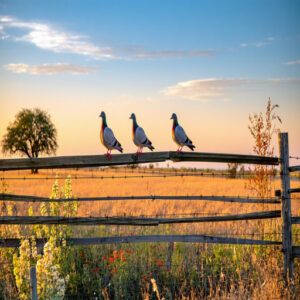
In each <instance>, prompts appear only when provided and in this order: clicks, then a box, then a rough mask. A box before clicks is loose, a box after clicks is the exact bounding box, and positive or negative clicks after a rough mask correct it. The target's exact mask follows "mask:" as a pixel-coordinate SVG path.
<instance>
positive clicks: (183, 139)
mask: <svg viewBox="0 0 300 300" xmlns="http://www.w3.org/2000/svg"><path fill="white" fill-rule="evenodd" d="M171 120H173V127H172V137H173V140H174V142H175V143H176V144H177V145H178V146H179V148H178V149H177V152H181V151H182V148H183V147H184V146H186V147H189V148H190V149H191V150H192V151H194V148H195V146H194V145H193V142H192V141H191V140H190V139H189V138H188V136H187V135H186V133H185V131H184V129H183V128H182V127H181V126H180V125H179V123H178V119H177V115H176V114H174V113H173V114H172V116H171Z"/></svg>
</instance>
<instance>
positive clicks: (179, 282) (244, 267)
mask: <svg viewBox="0 0 300 300" xmlns="http://www.w3.org/2000/svg"><path fill="white" fill-rule="evenodd" d="M149 172H150V173H149ZM152 172H154V173H156V172H167V173H170V174H171V175H174V174H173V173H176V172H177V174H178V173H179V174H181V173H183V172H184V174H187V172H190V173H192V172H191V171H190V170H184V171H181V170H173V169H167V170H166V169H165V170H161V169H160V170H159V169H153V170H150V169H148V168H138V169H131V168H118V169H101V170H95V169H94V170H92V169H89V170H57V171H56V170H54V171H52V170H51V171H47V170H40V171H39V174H31V173H30V171H16V172H2V173H1V174H0V178H2V180H1V182H0V184H1V183H2V192H3V191H4V190H5V192H6V193H12V194H22V195H35V196H45V197H49V196H50V194H51V188H52V186H53V184H54V182H55V180H57V181H58V184H59V188H60V189H62V188H63V186H64V183H65V179H66V178H67V177H68V176H69V175H70V176H71V178H72V191H73V195H74V196H75V197H92V196H128V195H219V196H223V195H224V196H256V195H255V194H253V193H251V192H250V191H249V190H248V189H247V188H246V184H247V182H248V180H247V177H245V178H238V179H230V178H227V177H217V176H214V177H209V176H184V177H181V176H179V177H178V176H177V177H159V178H149V177H146V175H147V176H152ZM141 175H143V176H144V178H141V177H139V178H136V177H135V176H141ZM153 175H155V174H153ZM120 176H121V177H124V176H126V177H127V178H126V179H125V178H117V177H120ZM83 177H88V178H83ZM90 177H92V178H90ZM101 177H102V178H101ZM130 177H131V178H130ZM24 178H25V179H24ZM31 178H33V179H31ZM55 178H57V179H55ZM79 178H80V179H79ZM291 184H292V187H299V179H298V180H297V181H296V180H292V182H291ZM279 188H280V180H279V179H278V178H277V179H274V180H273V182H272V192H271V194H270V196H273V195H274V191H275V190H276V189H279ZM11 204H13V205H14V208H13V212H14V214H18V215H26V214H27V212H28V208H29V204H26V203H25V204H24V203H23V202H17V203H11ZM33 207H34V209H35V214H36V215H40V204H39V203H35V204H33ZM292 208H293V209H292V210H293V215H300V201H299V200H296V199H294V200H293V201H292ZM280 209H281V205H280V204H276V205H274V204H273V205H271V204H240V203H225V202H213V201H173V200H172V201H171V200H168V201H162V200H159V201H158V200H154V201H150V200H147V201H142V200H137V201H102V202H82V203H79V210H78V215H79V216H123V215H126V216H141V215H143V216H156V215H159V216H169V215H172V214H174V215H176V216H178V217H179V216H180V215H182V214H185V215H193V214H200V215H204V216H205V215H214V214H239V213H245V212H255V211H266V210H280ZM174 217H175V216H174ZM281 226H282V223H281V218H278V219H270V220H248V221H235V222H233V221H231V222H208V223H192V224H174V225H173V224H172V225H160V226H158V227H136V226H75V227H72V235H73V236H75V237H81V236H82V237H92V236H103V235H134V234H171V233H177V234H207V235H209V234H211V235H216V236H218V235H220V236H233V237H244V238H250V239H267V240H277V241H281V239H282V237H281ZM33 227H34V228H35V226H33ZM295 227H296V226H294V228H293V242H294V244H299V242H300V234H299V230H298V229H296V228H295ZM29 228H32V227H30V226H26V225H25V226H24V225H22V226H18V225H2V226H0V232H1V234H2V235H3V236H5V237H17V236H24V235H25V236H28V234H29V235H30V234H32V232H33V231H32V230H31V229H29ZM16 235H17V236H16ZM168 247H169V246H168V245H167V244H163V243H151V244H149V245H143V244H140V245H139V244H128V245H126V244H122V245H101V246H93V247H90V246H87V247H80V248H77V247H70V249H69V250H67V251H69V252H68V253H69V254H68V256H67V257H68V258H69V259H66V260H62V261H61V262H60V264H61V266H62V267H64V268H65V270H66V272H67V273H68V274H72V272H73V275H72V276H75V277H73V278H74V279H73V280H74V282H75V283H74V285H73V286H71V285H70V286H69V288H70V289H69V290H68V291H67V292H66V295H69V296H68V297H69V298H66V299H83V298H74V297H75V296H76V297H77V296H78V295H80V293H81V294H83V295H85V296H86V295H90V296H89V299H92V298H91V297H92V295H94V291H95V290H96V291H97V293H98V295H100V294H102V298H101V299H118V298H119V297H120V298H124V299H135V298H136V299H154V298H155V297H154V293H155V292H154V287H153V284H152V285H151V284H150V281H151V280H153V278H154V277H155V278H156V282H157V284H158V288H157V290H158V291H159V292H160V293H161V295H163V297H162V298H161V299H293V297H294V296H292V295H297V294H299V276H298V275H297V274H298V273H297V272H298V271H297V270H299V264H298V262H296V264H295V272H296V276H295V283H296V284H295V290H294V291H290V290H289V289H287V288H286V287H285V285H284V282H283V280H282V278H283V277H282V271H283V256H282V253H281V251H280V246H268V247H264V246H262V247H260V246H244V245H243V246H235V245H233V246H232V245H218V244H215V245H214V244H198V245H197V244H189V243H187V244H184V245H183V244H180V243H175V244H174V250H173V252H172V254H171V256H170V254H169V252H170V251H169V248H168ZM1 251H2V252H1V253H4V254H5V255H6V256H5V255H4V254H3V259H2V258H1V256H0V262H1V259H2V260H3V262H2V263H3V264H4V265H5V270H6V271H5V272H2V273H1V272H0V282H1V280H2V282H6V284H7V286H6V290H7V291H10V293H11V294H12V295H17V294H18V291H16V290H15V288H14V280H15V279H14V277H13V273H12V262H13V260H12V254H9V253H11V252H5V250H1ZM117 251H129V252H130V253H134V255H131V256H128V257H127V258H126V261H124V262H122V261H120V262H118V263H117V264H116V263H115V262H114V263H113V264H112V265H108V266H107V265H106V264H105V262H104V261H103V257H109V258H110V259H112V260H113V255H115V253H118V252H117ZM126 253H127V252H126ZM101 257H102V258H101ZM170 257H171V259H172V269H171V272H170V271H169V270H168V269H167V268H166V267H165V265H166V264H167V261H168V260H169V259H170ZM99 258H100V260H99ZM25 260H26V259H25ZM21 261H22V260H21ZM23 264H24V262H23ZM74 264H75V265H76V266H75V265H74ZM82 268H83V270H84V271H80V270H82ZM71 270H73V271H72V272H71ZM95 270H97V272H96V271H95ZM69 272H70V273H69ZM82 272H83V273H82ZM145 274H146V275H145ZM149 274H150V275H149ZM75 278H76V279H75ZM106 278H109V285H111V284H112V286H113V289H112V291H111V292H109V291H110V290H109V288H108V283H107V282H106V281H105V280H106ZM145 278H146V279H145ZM8 283H9V284H8ZM83 283H84V284H83ZM80 284H81V285H82V284H83V285H84V287H85V288H84V289H83V290H80V289H79V288H78V286H80ZM171 290H172V293H171ZM7 293H8V292H7ZM137 294H138V295H140V296H136V295H137ZM168 294H170V295H173V296H167V295H168ZM124 295H126V296H124ZM134 295H135V296H134ZM184 295H185V296H184ZM151 297H152V298H151ZM168 297H169V298H168ZM170 297H171V298H170ZM199 297H200V298H199ZM155 299H159V297H156V298H155Z"/></svg>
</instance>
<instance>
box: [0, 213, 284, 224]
mask: <svg viewBox="0 0 300 300" xmlns="http://www.w3.org/2000/svg"><path fill="white" fill-rule="evenodd" d="M280 216H281V211H280V210H273V211H262V212H252V213H246V214H237V215H225V216H208V217H185V218H178V217H177V218H153V217H151V218H149V217H146V216H145V217H111V216H110V217H60V216H59V217H53V216H46V217H45V216H34V217H31V216H5V217H0V224H11V225H12V224H31V225H34V224H44V225H45V224H48V225H50V224H52V225H53V224H61V225H63V224H68V225H133V226H158V225H160V224H179V223H200V222H222V221H242V220H257V219H271V218H280Z"/></svg>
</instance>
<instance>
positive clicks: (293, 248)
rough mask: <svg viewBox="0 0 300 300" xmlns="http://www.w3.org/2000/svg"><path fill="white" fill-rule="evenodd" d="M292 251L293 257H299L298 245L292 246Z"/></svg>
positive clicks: (299, 249)
mask: <svg viewBox="0 0 300 300" xmlns="http://www.w3.org/2000/svg"><path fill="white" fill-rule="evenodd" d="M292 253H293V257H294V258H298V257H299V258H300V246H293V247H292Z"/></svg>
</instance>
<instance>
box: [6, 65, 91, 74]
mask: <svg viewBox="0 0 300 300" xmlns="http://www.w3.org/2000/svg"><path fill="white" fill-rule="evenodd" d="M4 67H5V68H6V69H7V70H8V71H11V72H13V73H19V74H21V73H23V74H31V75H53V74H61V73H69V74H89V73H91V72H94V71H95V69H94V68H90V67H85V66H79V65H73V64H67V63H57V64H42V65H27V64H21V63H19V64H8V65H5V66H4Z"/></svg>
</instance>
